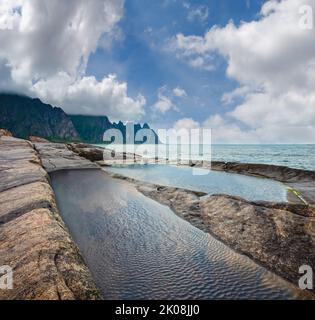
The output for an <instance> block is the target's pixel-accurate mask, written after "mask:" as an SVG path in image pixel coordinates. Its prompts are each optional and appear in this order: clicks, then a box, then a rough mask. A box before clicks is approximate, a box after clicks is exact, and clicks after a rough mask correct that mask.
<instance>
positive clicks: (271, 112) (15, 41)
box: [0, 0, 315, 143]
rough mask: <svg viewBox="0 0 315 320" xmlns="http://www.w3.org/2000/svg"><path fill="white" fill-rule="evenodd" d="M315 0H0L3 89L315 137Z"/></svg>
mask: <svg viewBox="0 0 315 320" xmlns="http://www.w3.org/2000/svg"><path fill="white" fill-rule="evenodd" d="M313 8H314V10H315V0H282V1H280V0H277V1H276V0H270V1H267V0H266V1H263V0H238V1H235V0H207V1H206V0H194V1H193V0H182V1H181V0H160V1H154V0H125V1H124V0H89V1H86V0H0V43H1V46H0V90H1V91H12V92H18V93H23V94H27V95H30V96H32V97H39V98H40V99H42V100H43V101H44V102H46V103H50V104H52V105H56V106H59V107H62V108H63V109H64V110H65V111H66V112H67V113H71V114H90V115H107V116H108V117H109V118H110V119H111V120H112V121H117V120H122V121H124V122H126V121H137V122H141V123H144V122H148V123H149V124H150V125H151V126H152V127H153V128H154V129H156V130H157V129H168V128H174V129H182V128H187V129H191V128H198V127H202V128H211V129H212V135H213V139H214V142H216V143H315V31H314V25H313V23H314V12H315V11H314V10H313Z"/></svg>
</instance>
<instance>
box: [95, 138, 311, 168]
mask: <svg viewBox="0 0 315 320" xmlns="http://www.w3.org/2000/svg"><path fill="white" fill-rule="evenodd" d="M98 146H102V147H107V148H113V149H115V146H105V145H98ZM138 148H139V147H138ZM146 148H147V152H146V156H147V157H154V156H155V155H156V153H155V152H156V151H155V150H156V149H155V146H147V147H146ZM159 148H160V152H161V155H162V156H164V157H168V158H169V159H175V158H177V154H179V155H180V157H181V158H182V159H187V158H188V157H189V152H190V153H191V158H193V159H204V160H209V161H210V160H211V159H212V160H213V161H224V162H241V163H263V164H274V165H280V166H286V167H290V168H297V169H304V170H313V171H314V170H315V144H308V145H300V144H291V145H283V144H282V145H275V144H270V145H265V144H260V145H240V144H239V145H212V146H205V147H204V149H203V154H202V156H200V155H199V148H198V147H196V146H192V147H191V149H190V151H189V149H188V147H187V146H186V147H185V146H183V147H182V148H181V150H178V148H177V146H175V145H170V146H168V147H167V146H165V145H159ZM167 150H168V151H167ZM127 151H131V152H132V151H133V150H132V149H130V150H128V148H127ZM139 151H140V150H139V149H138V152H137V150H136V153H140V152H139ZM140 154H141V153H140Z"/></svg>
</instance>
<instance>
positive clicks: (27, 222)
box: [0, 136, 100, 300]
mask: <svg viewBox="0 0 315 320" xmlns="http://www.w3.org/2000/svg"><path fill="white" fill-rule="evenodd" d="M3 265H8V266H10V267H11V268H12V269H13V289H12V290H0V300H2V299H22V300H24V299H53V300H59V299H61V300H63V299H98V298H100V294H99V291H98V290H97V288H96V287H95V284H94V282H93V280H92V278H91V275H90V272H89V270H88V269H87V267H86V265H85V263H84V261H83V259H82V257H81V255H80V252H79V251H78V249H77V247H76V245H75V244H74V242H73V241H72V239H71V238H70V236H69V233H68V231H67V228H66V227H65V225H64V223H63V221H62V220H61V218H60V215H59V211H58V209H57V206H56V202H55V196H54V192H53V190H52V188H51V186H50V184H49V180H48V175H47V172H46V171H45V170H44V169H43V168H42V166H41V161H40V159H39V157H38V155H37V152H36V151H35V150H34V148H33V145H32V144H31V143H30V142H28V141H24V140H20V139H15V138H10V137H4V136H2V137H1V138H0V266H3Z"/></svg>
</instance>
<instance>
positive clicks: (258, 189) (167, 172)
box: [106, 164, 287, 202]
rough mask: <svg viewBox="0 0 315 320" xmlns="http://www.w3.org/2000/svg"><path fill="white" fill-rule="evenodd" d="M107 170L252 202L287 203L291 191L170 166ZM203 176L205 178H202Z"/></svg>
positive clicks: (255, 180) (250, 179)
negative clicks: (288, 193)
mask: <svg viewBox="0 0 315 320" xmlns="http://www.w3.org/2000/svg"><path fill="white" fill-rule="evenodd" d="M106 170H108V171H110V172H114V173H119V174H122V175H124V176H127V177H130V178H134V179H137V180H141V181H146V182H151V183H156V184H161V185H166V186H174V187H179V188H185V189H190V190H195V191H203V192H206V193H208V194H222V193H223V194H229V195H234V196H239V197H242V198H244V199H247V200H250V201H259V200H264V201H277V202H283V201H286V200H287V189H286V187H285V185H283V184H282V183H280V182H277V181H273V180H270V179H262V178H256V177H248V176H244V175H239V174H233V173H226V172H219V171H209V170H203V169H198V170H197V173H198V175H196V174H194V172H195V171H194V170H196V169H192V168H190V167H177V166H168V165H158V164H148V165H126V166H115V167H107V168H106ZM201 173H203V174H201Z"/></svg>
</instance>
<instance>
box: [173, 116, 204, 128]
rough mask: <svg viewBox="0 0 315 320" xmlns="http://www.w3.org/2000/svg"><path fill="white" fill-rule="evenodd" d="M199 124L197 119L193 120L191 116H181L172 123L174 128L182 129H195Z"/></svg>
mask: <svg viewBox="0 0 315 320" xmlns="http://www.w3.org/2000/svg"><path fill="white" fill-rule="evenodd" d="M199 127H200V125H199V123H198V122H197V121H195V120H193V119H192V118H183V119H180V120H178V121H176V122H175V123H174V129H175V130H182V129H187V130H191V129H197V128H199Z"/></svg>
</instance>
